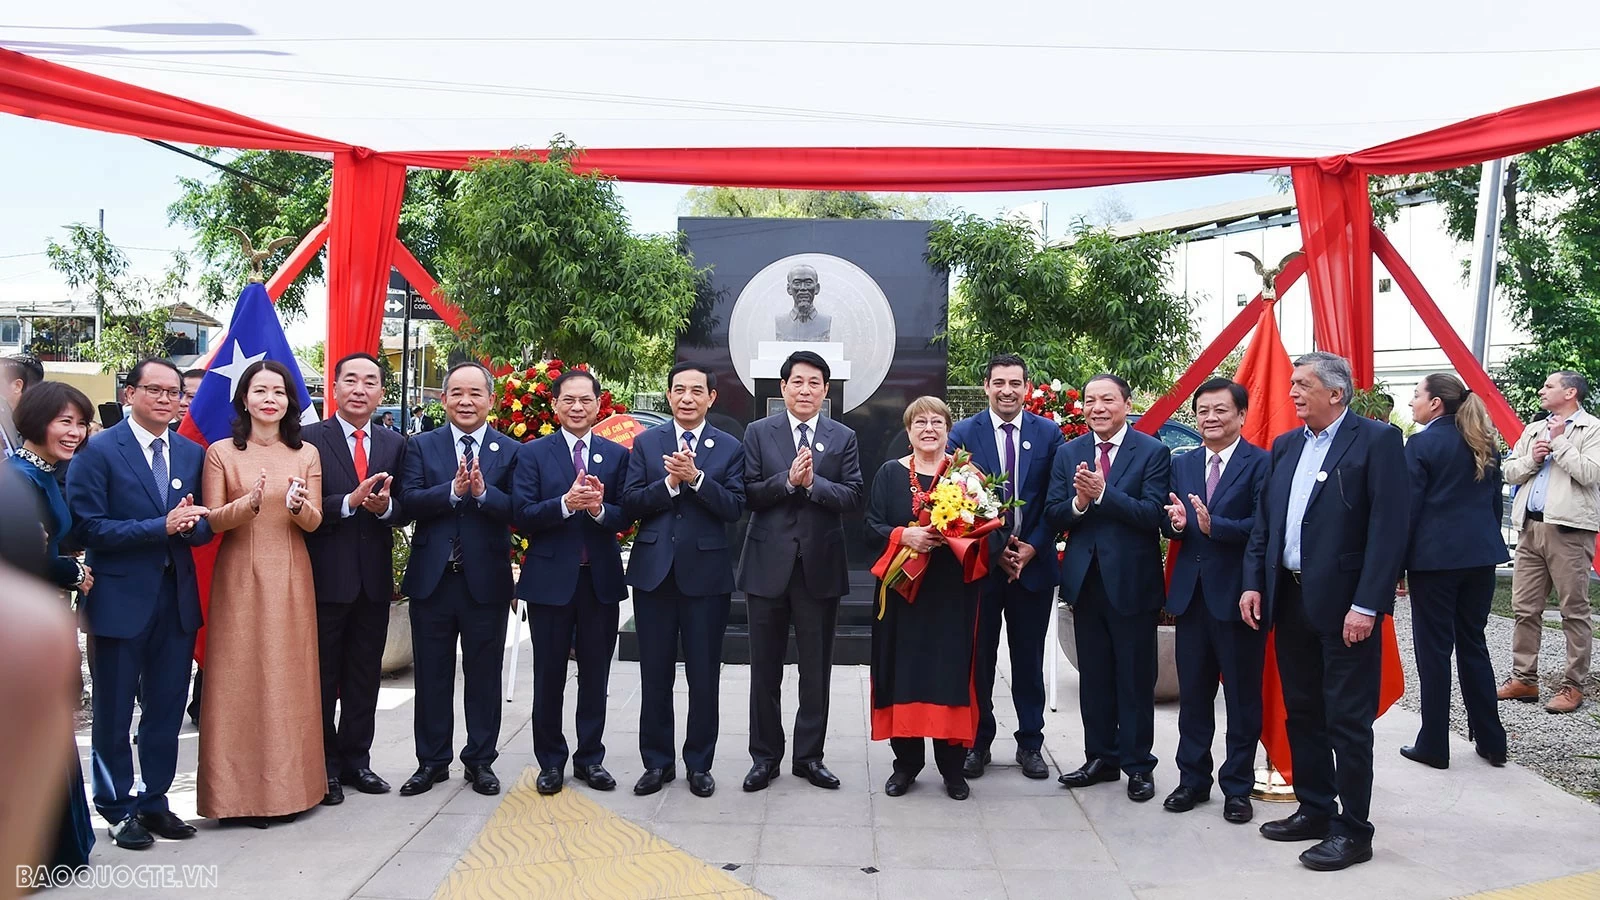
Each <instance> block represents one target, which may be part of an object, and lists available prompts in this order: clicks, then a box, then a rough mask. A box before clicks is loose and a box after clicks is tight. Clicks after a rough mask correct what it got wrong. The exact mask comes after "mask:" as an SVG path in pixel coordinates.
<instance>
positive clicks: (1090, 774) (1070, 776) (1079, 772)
mask: <svg viewBox="0 0 1600 900" xmlns="http://www.w3.org/2000/svg"><path fill="white" fill-rule="evenodd" d="M1056 780H1057V781H1059V782H1061V783H1062V784H1063V785H1065V786H1066V787H1069V788H1082V787H1088V786H1089V785H1091V784H1099V783H1101V782H1102V781H1121V780H1122V770H1120V769H1118V768H1117V767H1116V765H1115V764H1113V763H1112V762H1111V761H1110V760H1104V759H1091V760H1089V761H1088V762H1086V763H1084V764H1083V765H1081V766H1079V767H1078V768H1076V769H1074V770H1073V771H1071V772H1068V773H1067V774H1065V775H1062V776H1061V777H1060V778H1057V779H1056Z"/></svg>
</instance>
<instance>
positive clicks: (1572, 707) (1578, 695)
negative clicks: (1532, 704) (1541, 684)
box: [1544, 684, 1583, 713]
mask: <svg viewBox="0 0 1600 900" xmlns="http://www.w3.org/2000/svg"><path fill="white" fill-rule="evenodd" d="M1582 705H1583V692H1582V691H1580V690H1578V689H1577V688H1575V687H1573V686H1572V685H1570V684H1568V685H1563V686H1562V688H1561V690H1559V691H1556V695H1555V696H1554V697H1551V698H1550V702H1549V703H1546V704H1545V705H1544V711H1545V712H1547V713H1569V712H1576V711H1577V709H1578V707H1580V706H1582Z"/></svg>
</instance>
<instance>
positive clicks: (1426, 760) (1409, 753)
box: [1400, 744, 1450, 769]
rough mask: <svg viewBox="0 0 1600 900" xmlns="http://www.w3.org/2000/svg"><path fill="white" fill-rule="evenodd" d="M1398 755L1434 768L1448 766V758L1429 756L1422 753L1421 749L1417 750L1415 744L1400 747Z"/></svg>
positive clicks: (1445, 767) (1446, 767)
mask: <svg viewBox="0 0 1600 900" xmlns="http://www.w3.org/2000/svg"><path fill="white" fill-rule="evenodd" d="M1400 755H1401V756H1404V757H1405V758H1406V759H1409V760H1411V761H1412V762H1419V763H1422V764H1423V765H1425V766H1432V767H1433V768H1435V769H1448V768H1450V760H1448V759H1440V758H1439V757H1437V756H1429V755H1428V754H1426V753H1423V752H1422V751H1420V750H1418V749H1417V748H1416V745H1415V744H1413V745H1410V746H1406V747H1401V748H1400Z"/></svg>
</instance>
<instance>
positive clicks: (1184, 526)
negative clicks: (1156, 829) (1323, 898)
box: [1162, 378, 1267, 825]
mask: <svg viewBox="0 0 1600 900" xmlns="http://www.w3.org/2000/svg"><path fill="white" fill-rule="evenodd" d="M1191 403H1192V407H1193V409H1194V414H1195V422H1196V424H1198V425H1199V426H1200V434H1201V437H1202V440H1203V441H1204V443H1203V445H1202V446H1201V447H1200V448H1199V449H1196V450H1191V451H1189V452H1188V453H1185V454H1183V455H1182V456H1180V457H1178V458H1177V459H1175V460H1173V461H1172V491H1171V493H1169V494H1168V495H1167V499H1168V500H1169V501H1170V503H1171V505H1169V506H1168V507H1167V517H1168V519H1167V521H1166V522H1164V523H1163V524H1162V530H1163V531H1165V532H1166V534H1167V537H1169V538H1171V539H1172V540H1173V541H1175V542H1176V541H1181V542H1182V543H1181V545H1179V544H1176V543H1175V544H1174V545H1173V546H1174V551H1173V552H1174V553H1176V554H1177V562H1176V563H1175V564H1174V565H1173V567H1172V581H1171V583H1170V584H1169V585H1168V586H1167V612H1169V613H1171V614H1172V615H1174V616H1176V617H1177V619H1178V625H1177V632H1178V633H1177V643H1178V704H1179V705H1178V756H1177V763H1178V787H1177V788H1175V789H1174V790H1173V791H1172V793H1171V794H1170V795H1168V796H1167V799H1166V801H1165V802H1164V803H1163V804H1162V805H1163V806H1165V807H1166V808H1167V809H1168V810H1169V811H1171V812H1188V811H1189V810H1191V809H1194V806H1195V804H1196V803H1204V802H1205V801H1207V800H1209V799H1211V739H1212V737H1213V736H1214V735H1215V734H1216V727H1217V724H1216V700H1217V679H1218V678H1221V680H1222V692H1223V697H1224V698H1225V701H1226V704H1227V708H1228V732H1227V746H1228V756H1227V758H1226V759H1225V760H1223V763H1222V766H1221V767H1220V768H1219V769H1218V770H1217V784H1218V785H1219V786H1220V787H1221V788H1222V795H1223V796H1224V797H1225V798H1227V799H1226V800H1225V801H1224V802H1223V806H1222V817H1223V818H1224V819H1227V820H1228V821H1229V822H1232V823H1234V824H1236V825H1238V824H1243V823H1245V822H1248V821H1250V819H1251V817H1252V816H1253V815H1254V811H1253V810H1252V809H1251V806H1250V788H1251V787H1252V786H1254V784H1255V763H1256V743H1257V742H1259V741H1260V740H1261V667H1262V665H1263V664H1264V662H1265V658H1266V652H1267V642H1266V635H1264V634H1262V633H1261V632H1259V631H1256V630H1254V629H1251V628H1247V627H1245V625H1244V623H1243V622H1240V621H1239V613H1238V602H1237V599H1236V598H1237V597H1238V595H1239V593H1240V592H1241V591H1242V588H1241V587H1240V578H1241V577H1242V572H1243V569H1244V548H1245V544H1247V543H1249V541H1250V529H1251V528H1252V527H1254V525H1255V520H1256V506H1257V505H1258V504H1259V503H1260V501H1261V489H1262V486H1263V485H1264V484H1265V483H1266V475H1267V451H1265V450H1262V449H1261V448H1260V447H1257V446H1255V445H1254V444H1252V443H1250V442H1249V441H1245V440H1242V439H1241V438H1240V437H1239V432H1240V430H1241V429H1242V428H1243V427H1244V418H1245V411H1246V409H1247V408H1248V407H1249V404H1250V395H1249V394H1248V393H1247V392H1246V391H1245V389H1244V387H1243V386H1242V385H1239V384H1235V383H1234V382H1232V381H1229V380H1228V379H1226V378H1213V379H1211V380H1210V381H1207V382H1206V383H1205V384H1202V385H1200V389H1199V390H1198V391H1196V392H1195V395H1194V400H1193V401H1191Z"/></svg>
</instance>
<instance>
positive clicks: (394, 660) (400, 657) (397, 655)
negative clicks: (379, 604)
mask: <svg viewBox="0 0 1600 900" xmlns="http://www.w3.org/2000/svg"><path fill="white" fill-rule="evenodd" d="M413 659H414V657H413V656H412V651H411V612H410V607H409V606H408V605H407V604H405V603H391V604H389V636H388V638H386V639H385V640H384V642H383V674H385V675H393V674H394V673H396V672H400V671H403V670H405V669H408V668H410V667H411V663H412V661H413Z"/></svg>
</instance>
